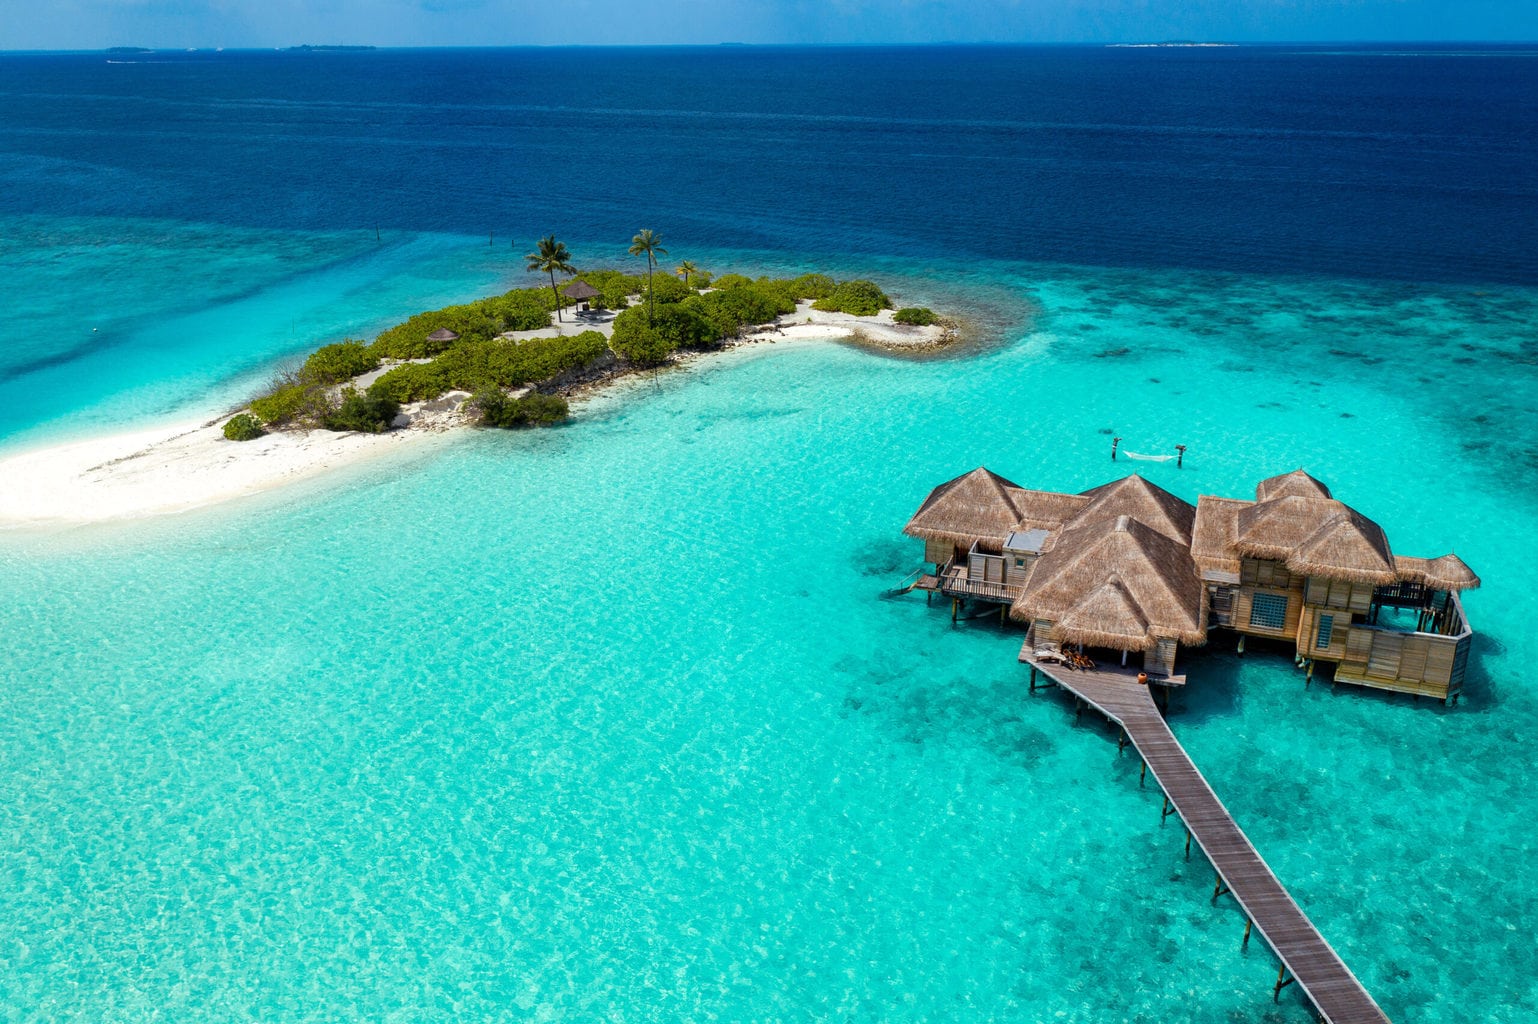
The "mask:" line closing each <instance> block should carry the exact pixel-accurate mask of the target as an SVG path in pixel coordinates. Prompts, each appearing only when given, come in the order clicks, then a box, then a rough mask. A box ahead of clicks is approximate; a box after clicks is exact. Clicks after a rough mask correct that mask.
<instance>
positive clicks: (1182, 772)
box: [1020, 644, 1388, 1024]
mask: <svg viewBox="0 0 1538 1024" xmlns="http://www.w3.org/2000/svg"><path fill="white" fill-rule="evenodd" d="M1020 660H1021V661H1022V662H1024V663H1026V664H1028V665H1030V667H1031V684H1032V688H1033V689H1034V688H1035V686H1036V685H1037V676H1038V673H1040V674H1045V675H1046V676H1047V677H1048V678H1049V679H1050V680H1051V681H1052V682H1054V683H1056V684H1057V685H1058V686H1060V687H1062V688H1063V689H1064V690H1066V691H1067V692H1069V693H1071V694H1073V695H1074V696H1075V697H1077V698H1078V699H1079V700H1081V701H1084V702H1085V703H1086V704H1088V705H1090V706H1091V707H1093V708H1095V709H1096V710H1098V711H1099V712H1100V713H1101V714H1103V715H1105V717H1107V718H1109V719H1110V720H1111V721H1112V722H1114V723H1116V724H1117V725H1119V726H1121V728H1122V729H1123V731H1124V732H1125V733H1126V736H1127V738H1128V739H1129V740H1131V742H1132V745H1133V746H1134V747H1136V748H1137V751H1138V753H1139V754H1141V755H1142V758H1143V763H1144V765H1145V766H1146V768H1147V770H1148V771H1151V772H1153V776H1154V779H1155V780H1156V781H1157V782H1158V783H1159V786H1160V788H1161V789H1163V790H1164V796H1165V806H1164V811H1163V813H1164V814H1165V815H1166V816H1168V815H1170V814H1178V815H1179V816H1180V818H1181V820H1182V821H1183V822H1184V823H1185V826H1186V834H1187V836H1188V839H1187V847H1186V849H1187V851H1189V850H1190V845H1189V840H1190V839H1195V840H1196V841H1197V843H1199V844H1200V845H1201V848H1202V850H1203V852H1205V853H1206V855H1207V860H1208V861H1209V862H1211V864H1212V866H1213V869H1214V870H1215V871H1216V872H1217V879H1216V881H1215V884H1214V888H1213V899H1214V900H1216V899H1217V897H1219V896H1221V895H1223V894H1224V893H1225V892H1226V893H1229V894H1231V895H1232V896H1233V897H1234V899H1235V900H1237V901H1238V903H1239V906H1240V907H1241V908H1242V909H1243V910H1244V913H1245V926H1244V942H1245V943H1246V944H1247V943H1248V942H1249V939H1250V931H1251V928H1252V927H1253V928H1254V929H1255V930H1257V931H1259V932H1260V934H1261V937H1262V938H1264V939H1265V940H1266V943H1267V944H1268V945H1269V946H1270V947H1271V949H1272V951H1273V952H1274V953H1275V954H1276V956H1277V959H1278V960H1280V961H1281V969H1280V970H1279V971H1278V973H1277V978H1276V985H1275V987H1274V989H1273V991H1272V998H1273V1000H1274V999H1276V998H1277V997H1278V996H1279V995H1280V994H1281V991H1282V989H1283V988H1285V987H1286V986H1288V985H1290V984H1292V983H1293V982H1297V984H1298V987H1299V988H1301V989H1302V990H1303V992H1304V993H1305V994H1306V995H1307V997H1308V999H1309V1001H1310V1002H1311V1003H1312V1004H1313V1006H1314V1009H1315V1010H1317V1011H1318V1013H1319V1015H1320V1017H1321V1018H1323V1020H1325V1021H1326V1022H1327V1024H1388V1017H1387V1015H1385V1014H1384V1012H1383V1011H1382V1010H1381V1009H1379V1008H1378V1004H1377V1003H1375V1002H1373V999H1372V996H1370V995H1368V994H1367V990H1366V989H1365V988H1363V987H1362V983H1361V982H1360V981H1358V980H1357V978H1356V975H1354V974H1352V973H1351V969H1350V968H1348V967H1347V966H1346V965H1345V962H1344V961H1342V960H1341V958H1340V956H1339V954H1337V953H1336V952H1335V950H1334V949H1333V948H1331V946H1330V944H1329V943H1328V942H1326V941H1325V939H1324V936H1322V935H1320V934H1319V930H1318V929H1317V928H1315V927H1314V925H1313V922H1311V921H1309V919H1308V917H1307V916H1306V915H1305V914H1304V913H1303V911H1302V910H1301V909H1299V907H1298V904H1297V902H1296V901H1294V900H1293V898H1292V897H1291V896H1290V895H1288V893H1287V890H1286V889H1285V888H1283V887H1282V883H1281V882H1279V881H1277V878H1276V876H1275V875H1274V874H1272V873H1271V869H1270V868H1269V867H1267V866H1266V862H1265V861H1264V860H1262V859H1261V857H1260V854H1259V853H1257V852H1256V851H1255V847H1254V846H1253V845H1252V844H1251V843H1250V841H1249V838H1248V837H1246V836H1245V834H1244V832H1243V831H1242V830H1241V829H1240V828H1239V826H1238V825H1236V824H1235V823H1234V820H1233V818H1232V817H1230V816H1229V813H1228V809H1227V808H1225V807H1224V806H1223V802H1222V801H1221V800H1219V799H1218V797H1217V794H1216V793H1214V792H1213V791H1212V787H1211V786H1210V785H1208V784H1207V780H1206V779H1205V778H1203V777H1202V773H1201V772H1200V771H1198V770H1197V768H1196V765H1195V764H1193V763H1192V762H1191V758H1190V756H1189V755H1187V754H1186V752H1185V748H1184V747H1182V746H1181V745H1180V743H1179V741H1178V740H1176V739H1175V735H1174V733H1172V732H1170V729H1169V726H1168V725H1167V724H1166V723H1165V721H1164V716H1163V715H1161V714H1160V713H1159V709H1158V707H1157V706H1156V705H1155V704H1154V698H1153V695H1152V694H1151V693H1150V692H1149V691H1150V687H1149V686H1147V685H1144V684H1140V683H1139V682H1138V679H1137V670H1136V669H1130V670H1129V669H1124V668H1112V667H1106V668H1095V669H1089V670H1083V669H1070V668H1066V667H1064V666H1062V665H1057V664H1051V663H1047V662H1042V661H1038V660H1037V658H1036V657H1035V655H1034V653H1033V651H1032V650H1031V647H1030V645H1029V644H1027V645H1026V646H1025V647H1024V648H1022V649H1021V651H1020Z"/></svg>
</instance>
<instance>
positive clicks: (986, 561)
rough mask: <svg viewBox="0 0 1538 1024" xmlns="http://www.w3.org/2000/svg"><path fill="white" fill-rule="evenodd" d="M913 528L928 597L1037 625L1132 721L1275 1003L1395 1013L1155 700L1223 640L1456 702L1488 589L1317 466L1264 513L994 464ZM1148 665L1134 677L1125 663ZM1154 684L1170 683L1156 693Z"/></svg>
mask: <svg viewBox="0 0 1538 1024" xmlns="http://www.w3.org/2000/svg"><path fill="white" fill-rule="evenodd" d="M904 532H905V533H907V534H908V535H909V536H911V537H918V538H920V539H922V540H923V541H924V552H925V560H926V561H929V562H932V563H934V572H933V574H929V575H925V576H923V577H922V578H921V579H920V580H919V581H918V582H917V583H916V584H915V587H917V588H919V589H922V590H927V591H929V592H930V597H931V598H933V596H934V594H936V593H939V594H943V595H945V596H948V597H950V598H951V602H952V603H951V615H952V617H953V618H955V617H956V615H957V613H958V611H959V610H960V608H961V607H962V606H963V605H965V604H967V603H969V602H982V603H984V604H985V605H996V606H998V608H999V610H1000V614H1001V615H1002V616H1007V617H1009V618H1013V619H1014V620H1016V621H1018V622H1020V623H1022V624H1024V626H1025V628H1026V638H1025V643H1024V645H1023V646H1022V647H1021V649H1020V660H1021V661H1022V662H1025V663H1026V664H1028V665H1029V666H1030V669H1031V689H1032V691H1034V690H1035V689H1037V686H1036V680H1037V677H1038V674H1041V675H1044V676H1045V677H1046V679H1047V681H1048V682H1049V684H1055V685H1057V686H1059V687H1061V688H1062V689H1063V690H1064V691H1065V692H1067V693H1070V694H1072V695H1073V698H1074V700H1075V702H1076V703H1077V705H1078V706H1079V708H1080V709H1081V710H1082V709H1083V708H1084V707H1092V708H1094V709H1095V710H1097V711H1099V712H1100V713H1101V714H1103V715H1105V717H1106V718H1107V719H1108V720H1109V721H1110V722H1111V723H1112V724H1113V725H1115V726H1116V727H1117V730H1118V732H1119V733H1120V734H1121V738H1120V741H1119V744H1118V745H1119V746H1122V745H1125V744H1127V743H1130V744H1131V745H1132V746H1133V748H1134V749H1136V750H1137V752H1138V754H1139V756H1140V757H1141V759H1142V767H1141V769H1140V772H1139V778H1140V780H1141V779H1145V778H1147V776H1149V775H1150V774H1151V775H1152V777H1153V779H1154V781H1155V782H1156V783H1157V784H1158V786H1159V788H1160V789H1161V790H1162V792H1163V796H1164V806H1163V809H1162V811H1161V814H1160V822H1161V823H1163V822H1164V821H1166V820H1167V819H1168V818H1169V817H1170V816H1171V815H1178V816H1179V818H1180V820H1181V821H1182V822H1183V823H1184V825H1185V855H1186V857H1187V858H1189V857H1190V856H1191V844H1192V842H1193V841H1195V843H1196V844H1197V845H1198V846H1199V847H1200V848H1201V850H1202V852H1203V853H1204V854H1205V855H1206V857H1207V860H1208V862H1209V863H1210V864H1211V865H1212V868H1213V872H1214V875H1215V878H1214V882H1213V890H1212V899H1213V902H1214V903H1216V902H1217V900H1218V899H1219V897H1221V896H1223V895H1225V894H1226V895H1230V896H1231V897H1232V898H1233V900H1234V901H1235V902H1236V903H1237V904H1238V905H1239V908H1240V909H1241V910H1242V911H1243V913H1244V921H1245V923H1244V936H1243V939H1242V940H1241V943H1240V945H1241V947H1245V946H1248V944H1249V941H1250V935H1251V932H1252V931H1257V932H1259V934H1260V936H1261V937H1262V938H1263V939H1264V940H1265V942H1266V943H1267V944H1268V945H1269V946H1270V947H1271V950H1272V952H1274V953H1275V954H1276V958H1277V973H1276V980H1275V981H1274V982H1273V983H1272V987H1271V997H1272V1000H1273V1001H1276V1000H1278V999H1279V998H1280V995H1281V992H1282V990H1283V989H1285V988H1286V987H1288V986H1289V985H1292V984H1294V983H1296V984H1297V985H1298V988H1299V989H1300V990H1301V991H1302V992H1303V994H1304V995H1305V997H1306V998H1307V999H1308V1001H1309V1003H1311V1004H1312V1006H1313V1008H1314V1010H1315V1011H1316V1012H1317V1013H1318V1015H1319V1017H1320V1019H1321V1020H1323V1021H1325V1022H1327V1024H1388V1017H1387V1015H1386V1014H1385V1013H1384V1012H1383V1010H1382V1008H1380V1007H1379V1006H1378V1004H1377V1003H1376V1002H1375V1001H1374V1000H1373V998H1372V996H1371V995H1370V994H1369V993H1368V991H1367V990H1366V988H1365V987H1364V986H1363V985H1362V983H1361V982H1360V981H1359V980H1358V979H1357V977H1356V976H1355V975H1354V974H1353V973H1352V972H1351V970H1350V968H1349V967H1347V966H1346V964H1345V962H1344V961H1343V960H1342V959H1341V957H1340V956H1339V954H1337V953H1336V951H1335V950H1334V948H1333V947H1332V946H1331V945H1330V944H1329V942H1328V941H1326V940H1325V938H1324V936H1323V935H1321V934H1320V932H1319V930H1318V929H1317V928H1315V927H1314V925H1313V923H1312V922H1311V921H1310V920H1309V919H1308V917H1307V915H1306V914H1304V913H1303V910H1302V908H1300V907H1299V906H1298V904H1297V901H1295V900H1294V899H1293V898H1292V896H1291V895H1290V894H1289V893H1288V892H1287V890H1286V889H1285V888H1284V887H1283V886H1282V883H1281V882H1280V881H1279V880H1278V879H1277V877H1276V875H1275V874H1273V873H1272V871H1271V869H1270V868H1269V867H1268V866H1267V865H1266V863H1265V861H1264V860H1262V859H1261V857H1260V854H1259V853H1258V852H1257V851H1256V849H1255V847H1254V844H1252V843H1251V842H1250V841H1249V839H1248V837H1246V836H1245V834H1244V832H1243V831H1242V830H1241V829H1240V828H1239V826H1238V824H1237V823H1236V822H1235V821H1234V820H1233V818H1232V817H1230V815H1229V813H1228V810H1227V808H1226V807H1224V806H1223V802H1222V801H1221V800H1219V799H1218V796H1217V794H1216V793H1215V792H1213V790H1212V787H1211V786H1210V785H1209V784H1208V782H1207V780H1206V779H1205V778H1204V777H1203V776H1202V773H1201V772H1200V771H1199V770H1198V769H1197V767H1196V765H1195V764H1194V763H1192V761H1191V759H1190V757H1189V756H1188V755H1187V753H1186V751H1185V749H1184V748H1183V747H1182V746H1181V745H1180V743H1179V741H1178V740H1177V739H1176V737H1175V735H1174V733H1173V732H1171V730H1170V728H1169V725H1168V723H1167V722H1166V721H1165V719H1164V716H1163V715H1162V714H1161V713H1160V711H1159V708H1158V706H1157V704H1156V703H1155V700H1154V693H1155V692H1158V693H1164V694H1166V695H1167V694H1168V689H1167V688H1168V687H1170V686H1178V685H1181V684H1183V683H1184V682H1185V677H1184V676H1182V675H1179V674H1178V673H1177V672H1176V660H1177V657H1178V655H1179V650H1180V647H1181V645H1182V644H1183V645H1185V646H1188V647H1189V646H1197V645H1201V644H1205V643H1206V642H1207V641H1208V639H1209V635H1210V633H1211V631H1212V630H1214V629H1227V630H1232V631H1233V632H1234V633H1236V634H1238V641H1237V642H1238V645H1239V649H1240V650H1241V651H1242V650H1243V648H1244V642H1245V639H1246V638H1247V637H1250V636H1259V637H1267V638H1271V639H1275V640H1281V641H1284V642H1288V643H1291V644H1292V645H1293V648H1294V653H1295V656H1296V659H1297V662H1298V664H1299V665H1300V666H1303V665H1306V666H1307V669H1308V674H1309V677H1310V678H1312V676H1313V674H1314V666H1315V663H1322V664H1327V665H1333V666H1334V672H1335V674H1334V679H1335V680H1336V681H1339V682H1350V683H1357V684H1360V685H1363V686H1371V687H1376V688H1379V689H1384V690H1394V691H1399V692H1404V693H1412V694H1416V695H1421V694H1426V695H1430V696H1434V697H1440V698H1442V699H1444V700H1446V701H1450V702H1451V701H1456V699H1457V696H1458V694H1459V692H1460V691H1461V690H1462V686H1463V674H1464V670H1465V667H1466V665H1467V663H1468V654H1469V645H1470V639H1471V636H1472V634H1471V632H1470V629H1469V625H1468V620H1467V619H1466V618H1465V617H1464V614H1463V604H1462V602H1461V601H1460V599H1459V596H1458V595H1459V593H1460V592H1462V591H1464V590H1466V589H1469V588H1471V587H1477V586H1479V577H1477V576H1475V575H1474V573H1473V572H1472V571H1471V570H1470V569H1469V567H1468V566H1467V565H1465V564H1464V563H1463V561H1462V560H1461V559H1460V558H1458V556H1457V555H1451V554H1449V555H1443V556H1442V557H1440V558H1432V559H1426V558H1406V557H1403V556H1399V555H1395V554H1394V553H1393V551H1392V550H1391V549H1390V548H1389V543H1388V537H1387V536H1385V535H1384V532H1383V529H1382V528H1381V527H1380V526H1378V524H1377V523H1374V522H1373V521H1372V520H1371V519H1368V518H1367V517H1366V516H1364V515H1362V514H1361V513H1360V512H1357V511H1356V510H1355V509H1353V508H1351V507H1350V506H1348V505H1346V504H1343V503H1342V502H1340V501H1337V500H1335V498H1334V497H1333V496H1332V495H1331V494H1330V490H1329V488H1327V487H1326V486H1325V485H1324V484H1322V483H1320V482H1319V481H1318V480H1315V479H1314V478H1313V477H1311V476H1309V475H1308V474H1307V473H1305V472H1303V471H1302V470H1297V471H1296V472H1292V473H1287V474H1284V475H1282V476H1275V477H1271V478H1270V479H1267V480H1262V481H1261V482H1260V486H1258V487H1257V488H1256V489H1255V500H1254V501H1240V500H1234V499H1230V498H1212V497H1206V496H1203V497H1201V498H1200V499H1199V500H1198V501H1197V503H1196V505H1195V506H1194V507H1193V506H1192V505H1190V504H1188V503H1187V502H1184V501H1181V500H1180V499H1179V498H1177V497H1175V496H1174V495H1173V494H1170V493H1169V492H1168V491H1165V490H1163V489H1161V488H1159V487H1156V486H1155V485H1153V484H1151V483H1149V482H1148V481H1147V480H1144V479H1143V478H1142V477H1140V476H1136V475H1134V476H1128V477H1124V478H1122V479H1120V480H1115V481H1112V482H1111V483H1108V484H1105V485H1103V486H1100V487H1096V488H1094V489H1093V490H1088V491H1085V492H1084V493H1082V494H1058V493H1056V492H1053V491H1033V490H1028V489H1027V488H1024V487H1020V486H1019V485H1017V484H1014V483H1011V482H1010V481H1008V480H1005V479H1004V478H1003V477H1001V476H999V475H997V474H995V473H991V472H989V471H988V470H987V469H975V470H973V471H972V472H970V473H967V474H966V475H964V476H960V477H957V478H956V479H954V480H951V481H950V482H948V483H944V484H941V485H940V486H939V487H936V488H935V489H934V490H933V491H931V492H930V494H929V497H928V498H926V499H925V500H924V504H923V505H922V506H921V507H920V508H919V510H918V512H917V513H915V514H914V516H913V518H912V519H911V520H909V522H908V525H907V527H906V528H905V529H904ZM1134 654H1136V655H1137V656H1138V658H1139V661H1138V663H1137V664H1133V665H1129V664H1128V662H1129V660H1131V659H1132V656H1133V655H1134ZM1150 684H1158V685H1150Z"/></svg>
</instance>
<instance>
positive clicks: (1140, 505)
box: [1072, 473, 1196, 545]
mask: <svg viewBox="0 0 1538 1024" xmlns="http://www.w3.org/2000/svg"><path fill="white" fill-rule="evenodd" d="M1083 497H1086V498H1088V499H1090V501H1089V504H1088V505H1086V506H1085V507H1084V510H1083V511H1082V512H1080V513H1079V515H1078V516H1077V517H1076V518H1075V519H1074V521H1073V524H1072V525H1078V524H1080V523H1090V522H1094V521H1095V520H1098V519H1115V518H1116V517H1117V516H1131V517H1132V518H1133V519H1136V520H1137V521H1138V522H1140V523H1142V524H1143V525H1144V526H1149V527H1152V528H1153V529H1155V530H1158V531H1159V532H1160V533H1162V534H1164V535H1165V536H1166V537H1168V538H1170V539H1171V540H1176V541H1179V542H1180V543H1182V544H1187V545H1189V544H1190V543H1191V527H1192V525H1193V524H1194V523H1195V521H1196V509H1195V508H1193V507H1191V506H1190V505H1188V504H1187V503H1186V502H1184V501H1181V500H1180V499H1179V498H1177V497H1175V496H1174V495H1173V494H1171V493H1170V492H1169V491H1166V490H1165V489H1164V488H1162V487H1158V486H1156V485H1154V484H1151V483H1149V482H1148V481H1147V480H1144V479H1143V478H1142V477H1140V476H1138V475H1137V474H1136V473H1134V474H1132V475H1131V476H1124V477H1122V478H1121V479H1120V480H1113V481H1111V482H1110V483H1108V484H1101V485H1100V486H1099V487H1095V488H1093V489H1091V490H1088V491H1085V492H1084V494H1083Z"/></svg>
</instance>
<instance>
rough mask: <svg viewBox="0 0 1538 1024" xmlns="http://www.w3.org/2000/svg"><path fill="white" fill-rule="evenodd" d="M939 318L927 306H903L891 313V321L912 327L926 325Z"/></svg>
mask: <svg viewBox="0 0 1538 1024" xmlns="http://www.w3.org/2000/svg"><path fill="white" fill-rule="evenodd" d="M939 319H940V318H939V317H937V316H935V311H934V310H932V309H930V308H929V307H927V306H904V307H903V308H902V309H899V310H898V311H897V312H895V313H893V314H892V322H893V323H898V324H908V325H910V326H913V327H928V326H929V325H930V324H932V323H934V322H936V321H937V320H939Z"/></svg>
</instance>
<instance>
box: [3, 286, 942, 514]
mask: <svg viewBox="0 0 1538 1024" xmlns="http://www.w3.org/2000/svg"><path fill="white" fill-rule="evenodd" d="M608 319H609V318H603V319H602V320H600V321H599V322H596V323H595V322H594V321H592V320H588V321H585V322H582V321H579V322H573V318H572V317H570V316H568V319H567V321H566V322H565V323H563V324H560V325H558V326H554V327H551V328H548V329H545V330H541V331H527V332H519V333H518V334H517V335H515V337H517V338H519V339H522V338H526V337H541V336H545V337H548V336H552V335H555V334H560V333H566V334H571V333H577V332H579V331H582V330H591V329H595V328H596V329H599V330H603V331H604V333H605V334H608V333H611V331H612V327H610V325H609V324H608V323H607V320H608ZM857 334H858V336H861V337H863V339H864V340H866V341H868V342H870V343H873V344H875V345H879V346H887V347H893V348H902V347H916V348H924V347H930V346H933V345H936V344H938V343H939V342H940V341H941V339H942V337H943V335H944V331H943V329H941V328H938V327H905V326H903V325H901V324H894V323H892V313H891V311H890V310H886V311H883V312H882V313H881V314H880V315H878V316H874V317H855V316H850V315H848V314H845V313H822V312H818V311H815V310H812V309H811V308H810V303H802V306H801V308H800V309H798V310H797V312H796V313H795V314H793V315H791V316H787V317H783V318H782V319H781V321H780V323H778V324H776V325H774V326H770V327H765V328H762V329H760V330H759V331H758V332H757V333H755V334H753V335H749V336H748V337H747V338H746V339H744V341H743V342H741V343H739V344H751V343H753V342H755V341H775V340H787V341H812V340H830V339H839V338H851V337H856V336H857ZM380 372H382V371H376V372H375V373H373V374H368V375H365V378H360V381H359V383H361V384H363V385H364V386H366V384H367V379H371V378H373V377H377V376H378V375H379V373H380ZM466 397H468V396H467V395H464V394H463V393H451V394H450V395H447V396H444V397H443V398H441V399H438V400H435V401H433V402H427V403H422V404H419V405H417V406H408V407H406V409H405V410H403V411H404V412H405V413H406V414H407V416H409V417H410V419H411V425H410V426H409V427H406V428H405V429H399V430H391V431H389V432H387V433H384V434H355V433H345V434H344V433H336V432H333V431H329V430H282V431H274V432H272V433H268V434H265V435H263V436H262V437H260V438H258V439H256V440H254V441H243V442H236V441H228V440H225V438H224V435H223V432H222V426H223V422H224V420H223V418H221V419H219V420H216V421H213V422H193V423H179V424H175V425H171V426H165V427H161V428H158V429H154V430H142V431H136V432H133V433H123V434H112V435H108V436H105V437H99V438H93V439H90V440H86V441H74V442H70V443H67V444H61V445H55V446H52V447H45V448H39V449H35V450H32V451H28V452H23V453H21V454H19V455H13V456H11V457H10V458H7V459H4V460H0V529H16V528H24V527H47V526H68V525H74V524H87V523H99V522H107V521H111V520H121V519H132V518H137V517H142V516H154V515H167V514H173V513H178V512H186V511H189V510H191V509H195V508H201V507H203V506H206V505H211V504H215V503H218V502H223V501H228V500H230V499H232V498H239V497H242V496H245V495H251V494H256V493H259V492H261V491H265V490H268V489H270V488H273V487H279V486H282V485H284V484H289V483H293V482H295V481H298V480H303V479H306V478H310V477H314V476H316V475H318V474H321V473H325V472H328V471H331V470H334V469H337V468H339V467H342V466H347V465H353V464H356V463H359V462H362V461H364V460H368V459H373V458H376V457H379V456H382V455H387V454H390V453H392V452H400V451H402V450H403V449H404V448H405V447H406V446H416V445H419V444H420V443H421V442H423V441H424V440H426V439H429V438H433V437H440V436H442V433H443V432H444V431H445V430H454V429H459V428H461V427H462V421H461V419H460V417H459V416H458V414H457V412H456V409H457V407H458V405H459V404H460V402H461V401H462V400H463V399H464V398H466Z"/></svg>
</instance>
